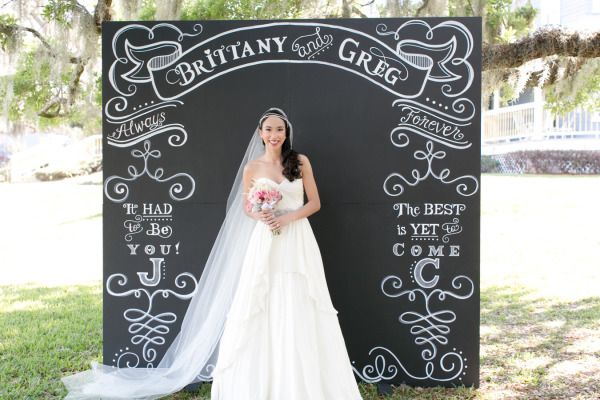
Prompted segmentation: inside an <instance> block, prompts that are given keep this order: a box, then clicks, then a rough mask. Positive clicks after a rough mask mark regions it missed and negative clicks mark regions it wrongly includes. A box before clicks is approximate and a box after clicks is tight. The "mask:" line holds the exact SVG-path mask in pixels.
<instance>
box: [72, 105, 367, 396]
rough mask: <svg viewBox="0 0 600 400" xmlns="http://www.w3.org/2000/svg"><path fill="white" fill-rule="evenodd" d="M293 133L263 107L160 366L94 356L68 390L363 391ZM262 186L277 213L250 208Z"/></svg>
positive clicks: (315, 199)
mask: <svg viewBox="0 0 600 400" xmlns="http://www.w3.org/2000/svg"><path fill="white" fill-rule="evenodd" d="M292 140H293V127H292V124H291V123H290V121H289V119H288V118H287V115H286V114H285V113H284V112H283V111H282V110H281V109H279V108H270V109H268V110H267V111H266V112H264V113H263V114H262V115H261V117H260V118H259V121H258V125H257V127H256V129H255V132H254V135H253V136H252V138H251V140H250V143H249V145H248V147H247V149H246V153H245V155H244V158H243V160H242V163H241V164H240V167H239V168H238V172H237V175H236V178H235V181H234V184H233V186H232V189H231V192H230V195H229V198H228V200H227V208H226V214H225V220H224V222H223V224H222V226H221V229H220V231H219V233H218V235H217V239H216V240H215V243H214V245H213V247H212V249H211V252H210V255H209V257H208V260H207V262H206V265H205V267H204V270H203V271H202V276H201V278H200V281H199V283H198V289H197V292H196V294H195V295H194V297H193V298H192V300H191V301H190V304H189V306H188V309H187V311H186V314H185V316H184V319H183V321H182V325H181V331H180V332H179V333H178V334H177V336H176V338H175V340H174V341H173V342H172V343H171V345H170V346H169V348H168V349H167V351H166V353H165V355H164V357H163V358H162V360H161V361H160V363H159V364H158V366H157V367H156V368H116V367H114V366H108V365H104V364H98V363H96V362H92V369H91V370H87V371H83V372H79V373H77V374H74V375H70V376H66V377H63V378H62V381H63V383H64V384H65V386H66V387H67V389H68V391H69V393H68V395H67V396H66V397H65V398H66V399H98V398H102V399H148V400H149V399H157V398H160V397H163V396H165V395H167V394H170V393H174V392H176V391H179V390H181V389H182V388H183V387H185V386H187V385H188V384H190V383H196V382H200V381H210V380H212V387H211V400H282V399H285V400H356V399H362V397H361V395H360V392H359V389H358V385H357V383H356V380H355V378H354V374H353V372H352V367H351V363H350V359H349V357H348V353H347V350H346V345H345V342H344V338H343V336H342V331H341V328H340V325H339V320H338V316H337V313H338V312H337V310H336V309H335V308H334V306H333V304H332V302H331V298H330V295H329V291H328V288H327V283H326V280H325V274H324V270H323V262H322V259H321V254H320V251H319V247H318V244H317V242H316V239H315V236H314V234H313V231H312V228H311V226H310V223H309V221H308V219H307V217H308V216H310V215H312V214H314V213H315V212H317V211H318V210H319V209H320V200H319V195H318V191H317V186H316V183H315V178H314V176H313V171H312V167H311V164H310V161H309V159H308V157H306V156H305V155H302V154H298V153H297V152H296V151H294V150H292ZM254 185H261V187H265V186H266V187H267V188H269V189H271V190H276V191H278V192H279V193H280V194H281V199H280V200H279V201H278V202H277V203H276V204H275V206H274V209H273V211H272V212H271V211H252V210H251V209H250V208H249V207H248V203H247V202H248V200H247V194H248V193H249V192H250V191H251V190H252V188H253V186H254ZM304 194H306V197H307V199H308V202H307V203H304ZM274 232H277V233H279V234H278V235H274Z"/></svg>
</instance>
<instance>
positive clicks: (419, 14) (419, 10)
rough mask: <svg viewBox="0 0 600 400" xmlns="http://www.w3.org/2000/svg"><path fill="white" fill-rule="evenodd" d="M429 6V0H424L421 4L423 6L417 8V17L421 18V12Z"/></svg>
mask: <svg viewBox="0 0 600 400" xmlns="http://www.w3.org/2000/svg"><path fill="white" fill-rule="evenodd" d="M427 6H429V0H423V4H421V6H420V7H419V8H417V11H415V17H420V16H421V12H423V10H425V9H426V8H427Z"/></svg>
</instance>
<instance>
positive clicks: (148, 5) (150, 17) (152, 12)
mask: <svg viewBox="0 0 600 400" xmlns="http://www.w3.org/2000/svg"><path fill="white" fill-rule="evenodd" d="M140 8H141V9H140V12H139V14H138V18H139V19H140V20H141V21H154V19H155V16H156V2H155V1H154V0H143V1H142V5H141V7H140Z"/></svg>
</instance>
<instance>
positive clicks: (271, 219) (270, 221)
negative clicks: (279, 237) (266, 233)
mask: <svg viewBox="0 0 600 400" xmlns="http://www.w3.org/2000/svg"><path fill="white" fill-rule="evenodd" d="M259 212H260V213H261V219H262V220H263V222H264V223H265V224H267V225H268V226H269V228H270V229H271V230H272V231H274V230H277V229H279V228H281V227H282V226H285V225H287V224H288V222H289V221H288V219H287V218H286V217H285V214H283V215H280V216H278V217H276V216H275V214H274V213H273V212H272V211H264V210H261V211H259Z"/></svg>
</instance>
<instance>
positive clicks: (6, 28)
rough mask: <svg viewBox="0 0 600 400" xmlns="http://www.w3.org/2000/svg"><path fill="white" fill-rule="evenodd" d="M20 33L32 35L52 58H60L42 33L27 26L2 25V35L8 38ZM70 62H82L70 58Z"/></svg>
mask: <svg viewBox="0 0 600 400" xmlns="http://www.w3.org/2000/svg"><path fill="white" fill-rule="evenodd" d="M18 32H29V33H31V34H32V35H33V36H35V37H36V38H37V39H38V40H39V41H40V43H41V44H42V46H44V47H45V48H46V50H48V52H49V53H50V55H51V56H52V57H55V58H56V57H58V56H59V55H58V53H57V52H56V50H54V48H52V46H51V45H50V43H48V41H47V40H46V39H45V38H44V36H42V34H41V33H40V32H38V31H37V30H35V29H33V28H29V27H27V26H21V25H16V24H4V23H0V34H5V35H7V36H14V35H16V34H17V33H18ZM69 62H70V63H71V64H77V63H79V62H81V57H75V56H70V57H69Z"/></svg>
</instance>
